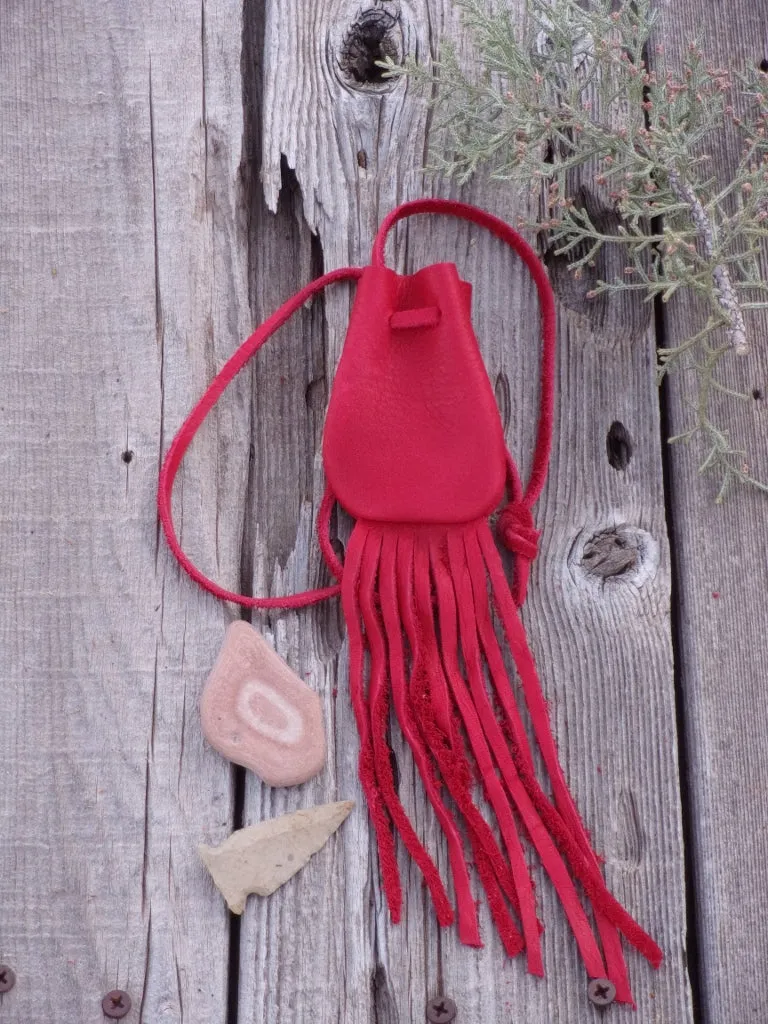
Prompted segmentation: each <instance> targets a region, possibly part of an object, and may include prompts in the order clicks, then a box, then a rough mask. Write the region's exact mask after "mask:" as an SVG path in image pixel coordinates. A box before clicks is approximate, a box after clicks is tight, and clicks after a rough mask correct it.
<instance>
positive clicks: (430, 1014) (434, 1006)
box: [427, 996, 456, 1024]
mask: <svg viewBox="0 0 768 1024" xmlns="http://www.w3.org/2000/svg"><path fill="white" fill-rule="evenodd" d="M455 1017H456V1003H454V1001H453V1000H452V999H449V998H448V997H447V996H435V997H434V998H433V999H430V1000H429V1002H428V1003H427V1020H428V1021H429V1022H430V1024H448V1022H449V1021H452V1020H454V1018H455Z"/></svg>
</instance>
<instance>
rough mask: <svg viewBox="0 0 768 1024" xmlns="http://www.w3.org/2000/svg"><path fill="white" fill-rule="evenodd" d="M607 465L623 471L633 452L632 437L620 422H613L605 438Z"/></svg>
mask: <svg viewBox="0 0 768 1024" xmlns="http://www.w3.org/2000/svg"><path fill="white" fill-rule="evenodd" d="M605 450H606V452H607V454H608V464H609V465H610V466H611V467H612V468H613V469H615V470H624V469H626V468H627V466H628V465H629V463H630V460H631V458H632V453H633V451H634V450H635V447H634V444H633V443H632V437H631V435H630V433H629V431H628V430H627V428H626V427H625V426H624V424H623V423H622V422H621V421H620V420H614V421H613V423H612V424H611V425H610V427H609V428H608V434H607V435H606V438H605Z"/></svg>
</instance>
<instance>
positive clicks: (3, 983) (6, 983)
mask: <svg viewBox="0 0 768 1024" xmlns="http://www.w3.org/2000/svg"><path fill="white" fill-rule="evenodd" d="M15 984H16V975H15V974H14V973H13V971H12V970H11V968H10V967H9V966H8V965H7V964H0V992H10V991H11V989H12V988H13V986H14V985H15Z"/></svg>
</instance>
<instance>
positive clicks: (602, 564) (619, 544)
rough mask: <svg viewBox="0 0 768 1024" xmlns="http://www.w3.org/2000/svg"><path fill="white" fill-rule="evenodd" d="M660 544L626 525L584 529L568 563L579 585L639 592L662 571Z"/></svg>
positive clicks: (574, 545)
mask: <svg viewBox="0 0 768 1024" xmlns="http://www.w3.org/2000/svg"><path fill="white" fill-rule="evenodd" d="M659 559H660V551H659V543H658V541H657V540H656V538H655V537H654V536H653V534H650V533H648V531H647V530H642V529H641V528H640V527H639V526H631V525H629V524H628V523H623V524H620V525H617V526H610V527H603V528H602V529H599V530H596V529H592V530H589V528H587V529H586V530H583V531H582V532H581V533H580V534H579V536H578V537H577V538H576V540H575V541H574V544H573V547H572V548H571V552H570V554H569V556H568V563H569V566H570V568H571V572H572V574H573V576H574V579H575V580H576V581H577V582H581V583H582V584H583V583H584V582H587V581H588V582H589V583H590V584H591V585H592V586H593V587H596V588H599V589H601V590H604V589H605V588H609V589H613V588H621V587H622V586H624V587H626V586H628V585H629V586H631V588H632V589H634V590H639V589H640V588H641V587H643V586H645V585H646V584H647V583H648V582H650V581H651V580H652V579H653V578H654V577H655V576H656V572H657V570H658V568H659Z"/></svg>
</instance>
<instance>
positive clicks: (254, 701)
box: [200, 621, 325, 786]
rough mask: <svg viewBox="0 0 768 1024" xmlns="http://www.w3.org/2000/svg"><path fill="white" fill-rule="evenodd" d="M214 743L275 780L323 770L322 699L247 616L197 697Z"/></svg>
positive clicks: (231, 631) (291, 782)
mask: <svg viewBox="0 0 768 1024" xmlns="http://www.w3.org/2000/svg"><path fill="white" fill-rule="evenodd" d="M200 718H201V721H202V726H203V732H204V733H205V737H206V739H207V740H208V742H209V743H210V744H211V746H212V747H215V748H216V750H218V751H219V753H220V754H223V755H224V757H226V758H229V760H230V761H234V762H235V764H240V765H243V767H244V768H250V769H251V771H253V772H255V773H256V774H257V775H258V776H259V777H260V778H261V779H263V780H264V782H266V783H268V784H269V785H270V786H295V785H297V784H298V783H300V782H306V781H307V779H311V778H312V777H313V776H315V775H317V774H318V772H320V771H321V770H322V767H323V764H324V763H325V729H324V728H323V713H322V708H321V705H320V698H319V697H318V695H317V694H316V693H314V692H313V691H312V690H310V688H309V687H308V686H307V685H306V683H303V682H302V681H301V679H299V677H298V676H297V675H296V674H295V673H294V672H293V671H292V670H291V669H290V668H289V667H288V666H287V665H286V664H285V662H284V661H283V660H282V658H280V657H279V656H278V655H277V654H276V653H275V652H274V651H273V650H272V648H271V647H270V646H269V644H268V643H267V641H266V640H265V639H264V637H263V636H262V635H261V634H260V633H259V632H258V631H257V630H255V629H254V628H253V626H251V625H249V624H248V623H247V622H242V621H237V622H233V623H232V624H231V625H230V626H229V628H228V629H227V632H226V636H225V637H224V646H223V647H222V649H221V653H220V654H219V657H218V660H217V662H216V664H215V665H214V667H213V671H212V672H211V674H210V675H209V676H208V679H207V681H206V683H205V687H204V689H203V696H202V699H201V704H200Z"/></svg>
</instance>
